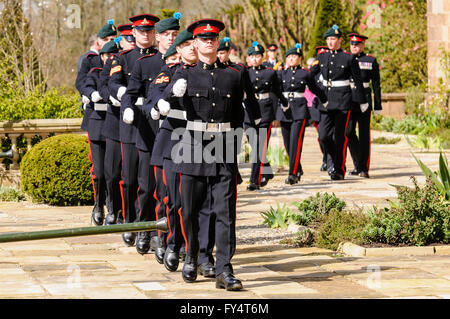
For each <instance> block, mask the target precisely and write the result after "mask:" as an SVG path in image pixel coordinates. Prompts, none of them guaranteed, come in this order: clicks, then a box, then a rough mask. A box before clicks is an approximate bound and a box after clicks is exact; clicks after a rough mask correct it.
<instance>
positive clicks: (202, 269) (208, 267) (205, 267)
mask: <svg viewBox="0 0 450 319" xmlns="http://www.w3.org/2000/svg"><path fill="white" fill-rule="evenodd" d="M198 273H199V274H200V275H202V276H203V277H206V278H214V277H216V267H214V265H213V264H212V263H210V262H208V263H204V264H200V265H199V266H198Z"/></svg>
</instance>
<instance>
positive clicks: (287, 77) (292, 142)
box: [279, 43, 327, 185]
mask: <svg viewBox="0 0 450 319" xmlns="http://www.w3.org/2000/svg"><path fill="white" fill-rule="evenodd" d="M302 56H303V52H302V49H301V44H300V43H297V44H296V46H295V47H293V48H291V49H289V50H288V51H287V52H286V54H285V57H286V64H287V66H288V67H287V68H286V69H285V70H281V71H279V77H280V83H281V85H282V88H283V95H284V97H285V98H286V99H288V101H289V109H290V115H291V118H292V124H291V126H290V130H289V133H290V135H289V138H288V141H289V142H288V143H286V144H288V145H289V148H288V154H289V176H288V178H287V179H286V181H285V182H286V184H290V185H293V184H296V183H298V182H299V181H300V178H301V171H302V166H301V163H300V159H301V153H302V148H303V138H304V136H305V130H306V127H307V123H308V119H309V117H310V115H309V109H308V105H307V101H306V98H305V89H306V86H308V88H309V89H310V90H311V91H312V92H313V93H314V94H316V95H317V96H318V97H319V98H320V100H321V102H322V103H325V102H326V101H327V97H326V95H325V94H324V93H323V91H322V90H321V89H320V88H319V87H318V86H317V84H316V80H315V78H314V76H313V75H312V74H311V72H310V71H309V70H308V69H304V68H302V67H301V66H300V62H301V59H302ZM283 111H284V110H283ZM286 111H287V110H286ZM286 111H284V112H286ZM285 139H286V138H285Z"/></svg>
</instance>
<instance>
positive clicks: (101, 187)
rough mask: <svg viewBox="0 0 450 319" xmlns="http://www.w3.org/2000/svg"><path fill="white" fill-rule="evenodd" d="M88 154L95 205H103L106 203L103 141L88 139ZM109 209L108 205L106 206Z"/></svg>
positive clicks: (104, 147)
mask: <svg viewBox="0 0 450 319" xmlns="http://www.w3.org/2000/svg"><path fill="white" fill-rule="evenodd" d="M89 148H90V154H89V158H90V160H91V162H92V166H91V178H92V186H93V188H94V201H95V206H97V207H103V206H104V205H105V204H106V181H105V170H104V163H105V149H106V143H105V141H91V140H89ZM108 209H109V207H108Z"/></svg>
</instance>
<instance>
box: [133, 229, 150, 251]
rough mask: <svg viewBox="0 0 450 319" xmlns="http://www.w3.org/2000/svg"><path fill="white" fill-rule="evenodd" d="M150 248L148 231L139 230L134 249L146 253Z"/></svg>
mask: <svg viewBox="0 0 450 319" xmlns="http://www.w3.org/2000/svg"><path fill="white" fill-rule="evenodd" d="M149 249H150V232H148V231H146V232H139V233H138V236H137V240H136V250H137V252H138V253H140V254H141V255H144V254H146V253H148V251H149Z"/></svg>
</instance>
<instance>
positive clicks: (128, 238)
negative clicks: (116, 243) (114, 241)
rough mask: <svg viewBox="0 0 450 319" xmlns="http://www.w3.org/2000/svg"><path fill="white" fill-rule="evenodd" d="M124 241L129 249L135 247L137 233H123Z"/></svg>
mask: <svg viewBox="0 0 450 319" xmlns="http://www.w3.org/2000/svg"><path fill="white" fill-rule="evenodd" d="M122 240H123V242H124V243H125V245H127V246H128V247H133V246H134V243H135V242H136V233H123V234H122Z"/></svg>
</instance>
